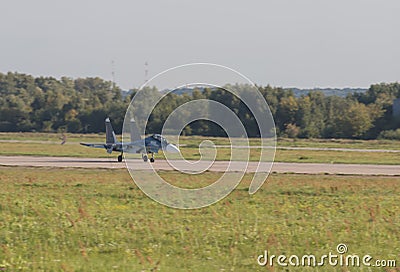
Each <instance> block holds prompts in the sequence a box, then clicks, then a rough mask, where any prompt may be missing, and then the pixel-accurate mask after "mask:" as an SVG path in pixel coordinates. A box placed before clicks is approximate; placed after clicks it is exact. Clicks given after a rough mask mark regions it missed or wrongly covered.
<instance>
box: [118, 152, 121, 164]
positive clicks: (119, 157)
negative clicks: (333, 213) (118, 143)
mask: <svg viewBox="0 0 400 272" xmlns="http://www.w3.org/2000/svg"><path fill="white" fill-rule="evenodd" d="M118 162H122V154H121V155H119V156H118Z"/></svg>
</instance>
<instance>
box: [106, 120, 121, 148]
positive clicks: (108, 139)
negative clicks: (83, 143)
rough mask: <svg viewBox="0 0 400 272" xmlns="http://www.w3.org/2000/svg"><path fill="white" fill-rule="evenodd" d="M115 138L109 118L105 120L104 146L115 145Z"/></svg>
mask: <svg viewBox="0 0 400 272" xmlns="http://www.w3.org/2000/svg"><path fill="white" fill-rule="evenodd" d="M117 142H118V141H117V137H116V136H115V132H114V129H113V127H112V125H111V121H110V118H107V119H106V144H115V143H117Z"/></svg>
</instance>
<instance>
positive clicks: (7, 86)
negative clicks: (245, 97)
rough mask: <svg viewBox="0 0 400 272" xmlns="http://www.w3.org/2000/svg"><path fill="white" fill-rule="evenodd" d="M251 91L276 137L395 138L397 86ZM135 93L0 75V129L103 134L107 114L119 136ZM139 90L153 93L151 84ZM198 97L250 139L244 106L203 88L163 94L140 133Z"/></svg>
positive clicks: (194, 130) (202, 125)
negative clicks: (333, 92)
mask: <svg viewBox="0 0 400 272" xmlns="http://www.w3.org/2000/svg"><path fill="white" fill-rule="evenodd" d="M257 87H258V89H259V90H260V92H261V94H262V95H263V97H264V98H265V99H266V101H267V102H268V104H269V107H270V110H271V112H272V115H273V117H274V120H275V125H276V132H277V135H278V136H280V137H292V138H296V137H300V138H355V139H376V138H392V139H400V129H399V127H400V118H399V117H395V116H393V109H392V106H393V100H394V99H396V98H399V97H400V84H399V83H398V82H396V83H381V84H374V85H371V86H370V88H369V89H368V90H367V91H366V92H363V93H355V94H349V95H347V96H346V97H339V96H326V95H324V93H323V92H318V91H313V92H309V93H308V94H307V95H302V96H300V97H296V96H295V95H294V93H293V91H291V90H286V89H283V88H279V87H272V86H257ZM136 91H137V90H131V92H130V94H129V95H126V96H125V95H122V94H123V92H122V91H121V89H120V88H119V87H118V86H116V85H115V84H113V83H112V82H111V81H106V80H103V79H101V78H98V77H94V78H78V79H71V78H68V77H62V78H60V79H56V78H53V77H33V76H31V75H26V74H20V73H11V72H9V73H7V74H2V73H0V131H3V132H12V131H14V132H15V131H38V132H60V131H67V132H71V133H97V132H103V131H104V130H105V128H104V119H105V118H106V117H110V119H111V120H112V122H113V126H114V128H115V130H116V132H117V133H120V132H121V130H122V124H123V119H124V115H125V111H126V109H127V107H128V105H129V103H130V101H131V99H132V98H133V96H134V95H135V92H136ZM146 91H148V92H152V93H153V94H154V93H159V92H158V90H156V89H155V88H154V87H153V88H148V90H146ZM159 95H161V94H159ZM202 98H204V99H211V100H215V101H218V102H220V103H223V104H225V105H226V106H228V107H229V108H230V109H231V110H232V111H234V112H235V113H236V114H237V115H238V117H239V119H240V120H241V121H242V122H243V123H244V125H245V128H246V130H247V133H248V135H249V136H250V137H256V136H258V133H259V132H258V129H257V124H256V122H255V120H254V117H253V116H252V114H251V112H250V111H249V110H248V108H247V107H246V105H244V104H243V103H242V102H241V101H240V100H239V99H237V98H236V97H235V96H234V95H232V94H231V93H229V92H227V91H226V90H224V89H208V88H203V89H197V90H194V91H193V92H190V93H189V92H188V93H183V94H175V93H169V94H168V95H167V96H166V97H164V98H163V99H162V100H161V102H160V103H159V104H158V105H157V106H156V107H155V109H154V110H153V112H152V114H151V116H150V119H149V122H148V125H147V128H146V131H147V132H149V133H156V132H160V131H161V128H162V125H163V123H164V121H165V120H166V118H167V117H168V115H169V114H170V113H171V112H172V111H173V110H174V109H175V108H176V107H178V106H179V105H182V104H184V103H186V102H188V101H191V100H195V99H202ZM183 134H186V135H212V136H224V135H225V134H224V131H223V130H222V129H221V128H220V127H219V126H217V125H215V124H213V123H211V122H209V121H196V122H194V123H191V124H189V125H188V126H187V127H185V129H184V130H183Z"/></svg>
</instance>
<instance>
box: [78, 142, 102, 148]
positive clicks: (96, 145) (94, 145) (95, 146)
mask: <svg viewBox="0 0 400 272" xmlns="http://www.w3.org/2000/svg"><path fill="white" fill-rule="evenodd" d="M80 144H81V145H84V146H88V147H93V148H105V149H107V146H106V145H105V144H87V143H80Z"/></svg>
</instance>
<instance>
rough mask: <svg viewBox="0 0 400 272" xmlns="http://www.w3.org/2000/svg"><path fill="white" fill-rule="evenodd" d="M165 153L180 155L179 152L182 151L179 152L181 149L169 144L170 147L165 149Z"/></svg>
mask: <svg viewBox="0 0 400 272" xmlns="http://www.w3.org/2000/svg"><path fill="white" fill-rule="evenodd" d="M165 151H167V152H170V153H179V152H180V151H179V148H178V147H176V146H175V145H173V144H168V145H167V146H166V147H165Z"/></svg>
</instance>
